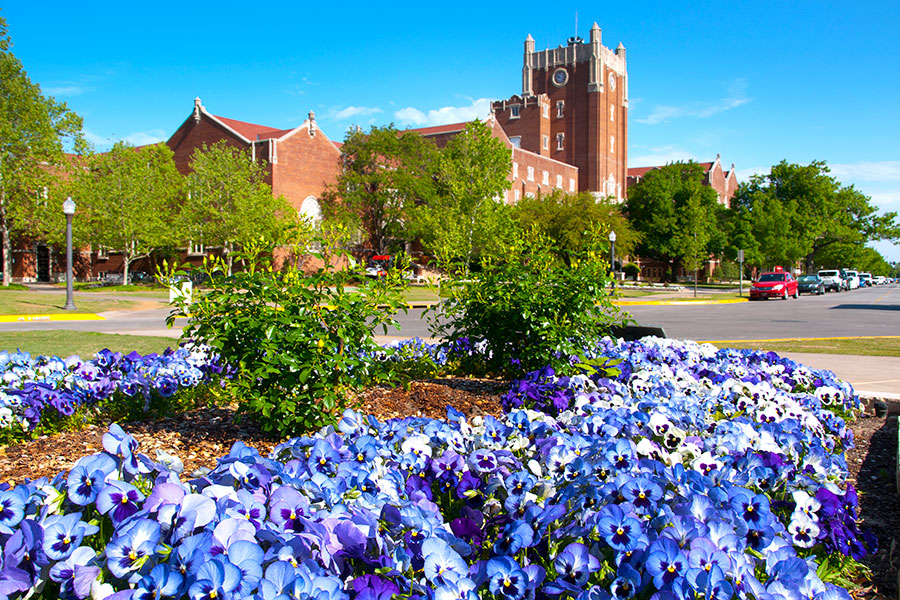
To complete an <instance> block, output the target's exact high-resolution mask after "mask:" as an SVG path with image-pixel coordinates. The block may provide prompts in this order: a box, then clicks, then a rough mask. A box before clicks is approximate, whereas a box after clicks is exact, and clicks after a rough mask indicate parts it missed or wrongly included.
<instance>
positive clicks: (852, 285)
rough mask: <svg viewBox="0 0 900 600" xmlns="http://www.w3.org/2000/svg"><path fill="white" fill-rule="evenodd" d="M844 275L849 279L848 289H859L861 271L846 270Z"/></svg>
mask: <svg viewBox="0 0 900 600" xmlns="http://www.w3.org/2000/svg"><path fill="white" fill-rule="evenodd" d="M844 277H845V278H846V279H847V289H850V290H856V289H859V273H857V272H856V271H850V270H846V271H844Z"/></svg>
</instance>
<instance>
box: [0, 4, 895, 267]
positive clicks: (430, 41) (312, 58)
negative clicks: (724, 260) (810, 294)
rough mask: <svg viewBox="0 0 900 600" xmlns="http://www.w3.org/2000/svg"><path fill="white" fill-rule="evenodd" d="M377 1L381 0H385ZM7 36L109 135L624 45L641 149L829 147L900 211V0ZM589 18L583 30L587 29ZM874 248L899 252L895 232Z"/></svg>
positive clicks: (270, 11)
mask: <svg viewBox="0 0 900 600" xmlns="http://www.w3.org/2000/svg"><path fill="white" fill-rule="evenodd" d="M384 6H387V8H385V7H384ZM0 15H2V16H3V17H4V18H5V19H6V21H7V23H8V25H9V31H10V36H11V38H12V41H13V43H14V47H13V52H14V53H15V54H16V56H18V57H19V58H20V59H21V60H22V62H23V63H24V65H25V69H26V70H27V71H28V73H29V75H30V76H31V78H32V80H33V81H35V82H37V83H39V84H41V86H42V88H43V90H44V92H45V93H47V94H50V95H53V96H54V97H56V99H57V100H61V101H65V102H67V103H68V105H69V107H70V108H72V109H73V110H75V111H76V112H77V113H78V114H80V115H81V116H82V117H83V118H84V126H85V130H86V132H87V134H88V137H89V138H90V139H91V141H93V142H94V144H95V145H96V147H97V148H98V149H104V148H106V147H108V146H110V145H111V144H112V143H113V142H115V141H117V140H120V139H125V140H127V141H130V142H132V143H134V144H143V143H149V142H153V141H158V140H164V139H167V138H168V137H169V136H170V135H171V134H172V133H173V132H174V131H175V129H176V128H177V127H178V126H179V125H180V124H181V123H182V122H183V121H184V119H186V118H187V117H188V116H189V114H190V112H191V109H192V106H193V100H194V98H195V97H197V96H199V97H200V98H201V99H202V102H203V105H204V106H205V107H206V108H207V110H209V111H210V112H211V113H213V114H216V115H220V116H225V117H230V118H233V119H239V120H243V121H250V122H254V123H259V124H263V125H268V126H271V127H278V128H289V127H293V126H296V125H298V124H300V123H301V122H302V121H303V120H304V119H305V118H306V116H307V113H308V112H309V111H310V110H313V111H315V113H316V119H317V121H318V123H319V125H320V127H321V128H322V129H323V130H324V132H325V133H326V135H328V136H329V137H330V138H332V139H334V140H341V139H342V138H343V136H344V133H345V132H346V131H347V129H348V128H349V127H350V126H351V125H357V124H358V125H361V126H362V127H363V128H367V127H368V126H369V125H372V124H377V125H383V124H387V123H391V122H393V123H394V124H395V125H397V126H399V127H406V126H411V127H418V126H426V125H438V124H443V123H452V122H457V121H461V120H468V119H471V118H474V117H483V116H485V115H486V114H487V108H488V102H489V100H491V99H500V98H506V97H509V96H510V95H512V94H514V93H521V86H522V83H521V71H522V52H523V43H524V40H525V38H526V36H527V35H528V34H531V35H532V37H534V39H535V46H536V48H537V49H543V48H547V47H555V46H557V45H560V44H565V42H566V38H568V37H569V36H572V35H580V36H581V37H583V38H585V39H586V38H588V35H589V30H590V27H591V25H592V24H593V23H594V22H595V21H596V22H597V23H598V24H599V25H600V27H601V28H602V30H603V44H604V45H605V46H607V47H609V48H615V47H616V46H617V45H618V44H619V42H622V43H623V44H624V45H625V47H626V49H627V53H628V76H629V95H630V116H629V132H628V138H629V139H628V142H629V144H628V145H629V148H628V152H629V166H635V167H637V166H648V165H653V164H664V163H666V162H669V161H673V160H686V159H695V160H698V161H708V160H712V159H714V158H715V156H716V155H717V154H720V155H721V158H722V162H723V164H724V166H725V168H729V167H730V166H731V164H732V163H734V165H735V167H736V169H737V174H738V177H739V179H741V180H745V179H746V178H747V177H749V175H751V174H753V173H759V172H765V171H768V169H769V168H770V167H771V165H773V164H776V163H778V162H779V161H781V160H783V159H784V160H787V161H789V162H794V163H801V164H807V163H809V162H810V161H812V160H824V161H826V162H827V163H828V164H829V166H830V167H831V169H832V174H833V175H834V176H835V177H837V179H839V180H840V181H841V182H843V183H844V184H853V185H855V186H856V187H857V188H858V189H860V190H861V191H862V192H864V193H865V194H866V195H868V196H870V197H871V198H872V200H873V203H874V204H875V205H876V206H878V207H880V208H881V209H882V210H885V211H887V210H892V211H897V212H900V114H898V110H900V36H898V34H897V32H898V31H900V3H898V1H897V0H883V1H880V2H875V1H872V2H866V1H859V2H855V3H849V2H831V1H827V0H825V1H822V0H820V1H808V0H794V1H775V2H752V1H745V2H681V3H675V2H639V1H636V2H616V3H598V2H585V3H578V2H574V3H565V2H560V3H553V2H547V3H538V2H529V1H520V2H514V3H483V2H456V3H451V4H447V3H432V2H428V3H425V2H416V3H411V4H404V3H397V4H392V5H386V4H385V5H382V4H381V3H372V2H366V3H357V2H352V1H345V2H341V3H327V2H325V3H323V2H318V3H297V2H279V1H274V0H273V1H271V2H267V3H256V4H251V3H247V2H215V3H207V2H203V1H196V2H190V3H182V2H177V3H176V2H167V1H159V2H154V3H153V4H152V6H150V5H149V3H142V2H133V3H119V2H116V3H112V2H102V1H97V2H85V3H72V2H58V1H55V0H51V1H44V2H35V1H34V0H12V1H11V2H7V3H5V4H4V5H3V7H2V10H0ZM576 22H577V29H576ZM876 247H877V248H878V249H879V251H881V252H882V254H884V255H885V257H886V258H888V259H889V260H900V246H898V245H891V244H886V243H879V244H876Z"/></svg>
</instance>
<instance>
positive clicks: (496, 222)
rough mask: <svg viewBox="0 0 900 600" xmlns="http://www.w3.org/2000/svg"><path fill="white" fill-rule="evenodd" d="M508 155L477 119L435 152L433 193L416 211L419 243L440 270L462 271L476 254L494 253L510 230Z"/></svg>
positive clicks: (509, 164)
mask: <svg viewBox="0 0 900 600" xmlns="http://www.w3.org/2000/svg"><path fill="white" fill-rule="evenodd" d="M511 167H512V153H511V152H510V150H509V148H507V147H506V145H505V144H504V143H503V142H501V141H500V140H499V139H497V138H496V137H494V136H493V135H492V133H491V130H490V128H489V127H488V126H487V125H486V124H485V123H483V122H481V121H472V122H471V123H469V124H467V125H466V127H465V129H463V130H462V131H461V132H460V133H458V134H457V135H456V136H454V137H453V138H452V139H451V140H450V141H449V142H448V143H447V145H446V146H445V147H444V148H443V149H442V150H441V152H440V159H439V170H438V174H437V193H436V195H435V197H434V198H433V199H432V201H431V202H429V203H427V204H423V205H421V206H419V207H418V208H417V210H416V217H415V218H416V230H417V232H418V233H419V235H420V236H421V239H422V242H423V244H424V245H425V247H426V248H428V249H429V250H430V251H431V252H432V253H434V254H435V256H436V257H437V258H438V259H439V261H441V262H442V263H444V265H445V266H449V265H451V264H452V265H455V266H456V267H458V268H460V269H462V270H463V271H467V270H468V268H469V265H470V263H471V262H472V260H473V258H474V257H476V256H477V255H479V254H491V253H495V252H499V251H500V249H501V248H503V247H504V244H503V241H504V238H506V237H508V236H509V234H510V232H511V231H512V221H511V218H510V214H509V210H508V207H507V205H506V204H505V202H503V200H502V197H503V192H504V191H506V190H508V189H509V187H510V183H509V172H510V169H511Z"/></svg>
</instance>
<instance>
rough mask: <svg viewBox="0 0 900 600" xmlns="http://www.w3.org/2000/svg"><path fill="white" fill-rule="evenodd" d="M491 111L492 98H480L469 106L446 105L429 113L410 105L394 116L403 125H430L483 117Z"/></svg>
mask: <svg viewBox="0 0 900 600" xmlns="http://www.w3.org/2000/svg"><path fill="white" fill-rule="evenodd" d="M490 113H491V100H490V99H489V98H479V99H477V100H472V102H471V104H469V105H468V106H444V107H442V108H438V109H434V110H429V111H428V112H427V113H426V112H423V111H421V110H419V109H418V108H413V107H411V106H408V107H406V108H401V109H400V110H398V111H395V112H394V118H395V119H397V122H399V123H401V124H403V125H415V126H417V127H430V126H432V125H448V124H450V123H460V122H463V121H473V120H475V119H483V118H485V117H487V116H488V115H489V114H490Z"/></svg>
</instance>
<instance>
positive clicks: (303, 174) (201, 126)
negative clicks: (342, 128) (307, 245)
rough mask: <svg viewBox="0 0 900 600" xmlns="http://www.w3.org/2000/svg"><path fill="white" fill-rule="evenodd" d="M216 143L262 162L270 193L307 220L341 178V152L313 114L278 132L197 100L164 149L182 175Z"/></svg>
mask: <svg viewBox="0 0 900 600" xmlns="http://www.w3.org/2000/svg"><path fill="white" fill-rule="evenodd" d="M219 141H225V142H226V143H227V144H229V145H232V146H235V147H237V148H240V149H242V150H245V151H247V152H249V153H250V155H251V157H252V158H253V160H256V161H260V162H262V163H263V164H264V165H265V168H266V172H267V177H266V183H268V184H269V185H270V186H272V193H273V194H274V195H275V196H284V197H285V199H286V200H287V201H288V202H290V203H291V205H292V206H293V207H294V208H296V209H297V210H298V211H300V212H301V213H303V214H306V215H308V216H311V217H318V216H319V214H320V210H319V198H321V197H322V192H324V190H325V187H326V186H327V185H329V184H331V183H334V182H335V181H336V180H337V177H338V175H339V174H340V169H341V162H340V159H341V151H340V150H339V148H338V146H337V145H336V144H335V143H334V142H332V141H331V140H330V139H328V136H326V135H325V133H324V132H322V130H320V129H319V127H318V126H317V125H316V116H315V114H314V113H313V112H312V111H310V113H309V118H307V119H306V121H304V122H303V123H302V124H300V125H299V126H297V127H294V128H292V129H277V128H275V127H268V126H265V125H257V124H255V123H247V122H244V121H238V120H235V119H229V118H226V117H220V116H215V115H213V114H210V113H209V112H207V110H206V108H205V107H204V106H203V104H202V103H201V102H200V98H196V99H195V100H194V110H193V112H192V113H191V115H190V116H189V117H188V118H187V119H186V120H185V121H184V123H182V124H181V126H180V127H179V128H178V129H177V130H176V131H175V133H173V134H172V136H171V137H170V138H169V140H168V141H167V142H166V144H167V145H168V146H169V148H171V149H172V152H174V153H175V165H176V166H177V167H178V170H179V171H181V173H184V174H186V173H188V172H189V171H190V161H191V156H192V155H193V153H194V151H195V150H196V149H197V148H201V147H202V146H203V145H204V144H206V146H207V147H209V146H212V145H213V144H215V143H216V142H219Z"/></svg>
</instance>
